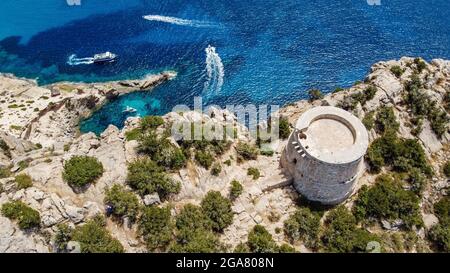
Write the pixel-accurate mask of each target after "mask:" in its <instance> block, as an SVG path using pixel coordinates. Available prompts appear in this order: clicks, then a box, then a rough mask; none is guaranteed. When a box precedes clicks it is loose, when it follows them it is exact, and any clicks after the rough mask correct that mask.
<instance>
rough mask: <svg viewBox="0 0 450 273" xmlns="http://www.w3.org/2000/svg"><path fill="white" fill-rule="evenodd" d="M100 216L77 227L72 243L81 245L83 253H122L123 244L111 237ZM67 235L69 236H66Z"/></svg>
mask: <svg viewBox="0 0 450 273" xmlns="http://www.w3.org/2000/svg"><path fill="white" fill-rule="evenodd" d="M100 218H101V217H100V216H97V217H96V218H94V219H92V220H89V221H87V222H86V224H84V225H79V226H77V227H76V228H75V229H74V230H73V233H72V235H71V241H76V242H78V243H80V246H81V252H82V253H122V252H124V248H123V246H122V244H121V243H120V242H119V241H118V240H117V239H115V238H114V237H112V236H111V234H110V233H109V231H108V230H107V229H106V228H105V223H104V219H100ZM65 235H67V234H65Z"/></svg>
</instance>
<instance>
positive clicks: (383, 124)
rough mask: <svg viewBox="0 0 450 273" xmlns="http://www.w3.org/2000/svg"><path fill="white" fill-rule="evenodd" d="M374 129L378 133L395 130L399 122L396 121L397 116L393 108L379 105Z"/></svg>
mask: <svg viewBox="0 0 450 273" xmlns="http://www.w3.org/2000/svg"><path fill="white" fill-rule="evenodd" d="M375 124H376V130H377V132H378V133H380V134H383V133H386V132H388V131H390V132H397V131H398V128H399V127H400V124H399V123H398V122H397V118H396V117H395V114H394V108H392V107H386V106H381V107H380V109H378V113H377V119H376V122H375Z"/></svg>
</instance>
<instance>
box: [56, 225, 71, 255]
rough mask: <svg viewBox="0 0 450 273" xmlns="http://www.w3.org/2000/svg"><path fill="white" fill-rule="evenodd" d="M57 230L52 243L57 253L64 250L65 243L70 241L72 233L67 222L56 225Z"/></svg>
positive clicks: (65, 248) (65, 247)
mask: <svg viewBox="0 0 450 273" xmlns="http://www.w3.org/2000/svg"><path fill="white" fill-rule="evenodd" d="M56 228H57V231H56V233H55V237H54V243H55V248H56V252H57V253H61V252H66V250H67V243H68V242H70V240H71V239H72V235H73V229H72V228H70V227H69V226H68V225H67V224H58V225H56Z"/></svg>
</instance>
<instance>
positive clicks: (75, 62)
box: [67, 54, 94, 66]
mask: <svg viewBox="0 0 450 273" xmlns="http://www.w3.org/2000/svg"><path fill="white" fill-rule="evenodd" d="M93 63H94V58H77V55H75V54H72V55H70V57H69V59H68V60H67V64H68V65H72V66H74V65H82V64H93Z"/></svg>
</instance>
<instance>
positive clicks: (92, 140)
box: [0, 57, 450, 252]
mask: <svg viewBox="0 0 450 273" xmlns="http://www.w3.org/2000/svg"><path fill="white" fill-rule="evenodd" d="M425 64H426V68H424V70H423V71H422V72H421V73H420V78H421V80H422V81H423V82H424V92H425V93H426V94H427V95H428V96H429V97H430V98H431V100H432V101H434V102H435V104H436V105H437V107H438V108H439V109H440V110H442V111H446V112H447V113H448V102H447V101H446V99H447V98H446V96H448V95H447V94H448V93H449V92H450V61H447V60H440V59H438V60H433V61H431V62H430V63H425ZM393 67H398V68H399V69H400V70H401V71H402V73H401V75H395V74H394V73H393ZM414 69H416V68H415V67H414V58H407V57H404V58H401V59H400V60H393V61H387V62H379V63H376V64H374V65H373V66H372V68H371V70H370V72H369V74H368V76H367V77H366V78H365V79H364V81H361V82H358V83H355V85H354V86H352V87H351V88H348V89H342V90H336V92H334V93H331V94H328V95H325V96H323V97H320V98H317V99H311V100H303V101H299V102H295V103H292V104H289V105H287V106H285V107H283V108H282V109H281V110H280V115H281V116H282V117H285V118H287V119H288V120H289V123H290V124H291V125H292V124H295V122H296V120H297V119H298V118H299V117H300V115H301V114H302V113H304V112H305V111H307V110H308V109H311V108H312V107H314V106H319V105H332V106H339V107H343V106H342V105H343V104H344V102H345V103H346V102H347V100H349V99H350V98H354V97H356V96H353V95H355V94H358V93H361V92H363V91H364V90H366V89H367V88H368V87H369V86H375V87H376V90H377V91H376V92H375V93H374V94H373V97H372V98H370V100H367V101H364V103H362V102H361V101H356V102H355V101H352V102H351V103H350V104H351V107H350V108H351V109H349V111H351V112H352V113H353V114H354V115H356V116H357V117H358V118H360V119H364V118H365V117H366V116H367V115H368V114H369V113H371V112H374V111H377V109H379V108H380V107H382V106H392V107H393V110H394V114H395V116H396V118H397V121H398V123H399V130H398V131H399V135H400V136H401V137H403V138H406V139H417V140H418V141H419V143H420V145H421V146H422V147H423V148H424V150H425V152H426V156H427V160H428V161H429V162H430V165H431V166H432V168H433V170H434V175H433V177H432V178H430V179H429V182H428V184H427V186H426V189H425V190H424V193H423V196H422V197H421V200H420V212H421V215H422V217H423V219H424V222H425V226H424V227H423V228H422V229H420V230H417V231H416V233H417V236H418V239H417V243H416V245H414V247H413V248H412V249H411V250H410V252H420V251H431V248H430V247H429V245H427V241H426V232H427V231H428V230H429V229H430V228H431V227H432V226H434V225H436V224H437V223H438V220H437V217H436V216H435V215H434V214H433V210H432V206H433V204H434V203H435V202H436V201H437V200H439V199H440V198H441V197H442V196H445V195H446V194H447V189H448V187H449V180H448V178H446V177H445V175H443V174H442V171H441V168H442V166H443V165H444V163H445V162H447V161H448V160H450V146H449V140H450V134H449V131H448V124H447V125H446V126H447V127H446V128H447V129H446V130H445V131H444V133H443V134H442V135H441V136H437V134H436V132H435V130H433V128H434V127H433V125H432V124H431V123H430V121H429V120H427V119H425V120H423V125H422V126H421V130H420V132H413V129H414V126H412V125H411V119H412V115H413V114H412V113H411V110H410V109H409V108H408V107H407V105H406V103H405V95H404V86H405V84H406V82H407V81H408V80H409V79H410V77H411V75H412V74H413V71H414ZM175 76H176V74H174V73H173V72H164V73H161V74H158V75H153V76H150V77H148V78H146V79H142V80H133V81H117V82H108V83H93V84H85V83H56V84H52V85H48V86H38V85H37V84H36V83H35V82H34V81H30V80H27V79H20V78H16V77H14V76H13V75H5V74H0V94H1V95H2V101H1V103H0V111H1V114H0V139H1V140H2V141H3V142H4V143H5V144H6V147H7V152H6V151H5V149H3V150H1V149H0V167H2V168H8V169H9V171H10V172H11V176H10V177H6V178H3V179H0V184H1V185H2V188H3V192H0V205H2V204H4V203H6V202H9V201H11V200H20V201H22V202H24V203H26V204H28V205H29V206H30V207H32V208H34V209H36V210H37V211H39V212H40V214H41V224H40V225H41V228H40V229H39V231H36V232H24V231H22V230H20V229H19V228H18V227H17V226H16V225H15V223H14V222H13V221H11V220H10V219H8V218H6V217H3V216H0V252H53V251H54V248H53V244H54V242H53V241H52V239H51V238H53V237H52V236H54V234H55V232H56V231H57V225H58V224H60V223H67V224H68V225H70V226H72V227H75V226H79V225H83V224H84V223H85V222H86V221H87V220H88V219H90V218H92V217H94V216H95V215H97V214H104V196H105V190H106V189H108V188H110V187H111V186H113V185H114V184H121V185H126V179H127V172H128V169H127V166H128V164H130V163H131V162H133V161H134V160H136V159H137V158H139V157H140V155H139V153H138V151H137V147H138V145H139V143H138V141H137V140H130V139H127V133H128V132H130V131H133V130H134V129H136V128H138V127H139V121H140V119H139V118H130V119H128V120H127V122H126V126H125V127H124V128H123V129H122V130H119V129H118V128H117V127H115V126H109V127H108V128H107V130H105V131H104V132H103V133H102V134H101V135H100V136H96V135H95V134H93V133H88V134H83V135H79V133H78V132H77V124H78V122H79V120H80V119H81V118H85V117H87V116H88V115H90V114H91V113H92V111H94V110H95V109H98V108H99V107H101V105H103V104H104V103H106V102H107V101H108V99H111V98H112V97H116V96H120V95H123V94H126V93H129V92H134V91H136V90H150V89H151V88H153V87H155V86H157V85H159V84H161V83H163V82H165V81H167V80H170V79H172V78H173V77H175ZM163 119H164V121H165V123H173V122H178V121H189V122H196V121H203V122H207V121H213V122H215V123H216V124H226V123H227V122H232V123H234V124H235V126H236V128H237V129H236V134H237V138H238V140H239V141H248V142H252V140H251V139H248V138H247V136H246V134H245V133H246V128H245V127H243V126H242V125H239V124H236V117H235V116H234V115H233V114H232V113H229V112H227V111H222V110H217V111H216V112H214V114H213V115H210V116H207V115H202V114H200V113H196V112H185V113H169V114H167V115H165V116H164V117H163ZM368 131H369V137H370V141H371V142H373V141H374V140H375V139H377V138H379V137H380V134H379V133H378V132H377V131H376V130H375V129H374V128H371V129H370V130H368ZM238 140H234V141H233V143H232V147H234V148H235V147H236V145H237V143H238ZM285 144H286V140H280V141H279V142H277V143H273V144H271V149H272V152H273V153H272V154H271V155H267V156H260V157H259V158H258V160H249V161H245V162H237V160H235V159H236V151H235V149H230V150H228V151H227V152H225V153H223V154H222V155H221V156H220V158H218V160H219V162H226V161H229V164H228V163H227V164H224V163H223V164H221V165H222V167H221V172H220V174H219V175H213V174H211V172H210V171H209V170H207V169H205V168H203V167H202V166H199V165H197V164H195V162H190V161H188V163H187V164H186V166H185V167H183V168H181V169H180V170H178V171H176V172H173V173H171V176H172V177H173V178H174V179H176V180H178V181H180V182H181V190H180V192H179V193H178V194H177V195H175V196H173V197H172V198H171V199H170V200H167V201H164V202H163V203H164V204H171V206H172V213H173V214H176V212H178V211H180V209H181V208H182V207H183V206H184V205H185V204H188V203H192V204H196V205H198V204H200V202H201V199H202V198H203V197H204V196H205V194H206V193H207V192H208V191H211V190H215V191H218V192H221V193H222V194H223V195H227V194H228V192H229V188H230V182H231V181H232V180H238V181H241V182H242V185H243V193H242V194H241V195H240V196H239V197H238V198H236V200H235V201H234V202H233V207H232V210H233V212H234V218H233V222H232V223H231V225H229V226H228V227H227V228H226V229H225V230H224V231H223V232H222V233H221V234H220V240H221V242H223V243H224V244H226V245H227V246H229V247H230V249H232V248H234V247H235V246H236V245H238V244H239V243H241V242H243V241H245V239H246V238H247V235H248V233H249V231H250V230H251V229H252V228H253V227H254V226H255V225H257V224H260V225H263V226H264V227H266V228H267V230H268V231H269V232H270V233H271V234H272V235H273V238H274V240H275V241H276V242H277V243H280V244H281V243H289V240H288V238H286V236H285V234H283V232H279V231H280V230H282V229H283V227H284V224H283V223H284V222H285V221H286V220H287V219H288V218H289V216H290V214H292V213H293V212H294V211H295V210H296V204H298V201H299V200H298V199H299V196H298V194H297V193H296V192H295V190H294V189H293V187H292V186H291V185H290V181H291V178H290V177H289V175H288V174H286V173H285V171H284V170H283V168H282V167H281V166H280V161H282V154H283V150H284V147H285ZM74 155H83V156H84V155H86V156H92V157H95V158H97V159H98V160H99V161H100V162H101V163H102V164H103V168H104V173H103V175H102V177H101V178H100V179H99V180H98V181H97V182H96V183H95V184H93V185H91V186H90V187H89V188H88V189H86V190H85V191H84V192H81V193H76V192H74V190H73V189H72V188H71V187H70V186H69V185H67V183H66V182H65V181H64V180H63V178H62V176H61V173H62V170H63V165H64V162H66V161H67V160H69V159H70V158H71V157H72V156H74ZM250 168H256V169H258V170H260V172H261V173H260V177H259V178H258V179H257V180H256V181H255V180H254V179H252V177H249V175H248V170H249V169H250ZM21 173H24V174H27V175H29V176H30V177H31V178H32V179H33V186H32V187H29V188H26V189H18V188H17V186H16V185H15V182H14V176H16V175H18V174H21ZM375 179H376V175H374V174H372V173H370V172H369V171H365V172H364V174H363V176H362V177H361V179H360V180H359V182H358V185H357V188H356V189H355V191H354V192H355V195H354V196H353V197H352V198H350V199H349V200H347V201H346V202H345V204H344V205H345V206H346V207H348V208H351V207H352V206H353V204H354V201H355V198H356V195H357V192H358V189H359V188H361V187H362V186H363V185H368V186H370V185H373V184H374V183H375ZM146 198H147V201H146V200H145V198H142V200H140V202H141V204H142V205H146V204H147V203H153V201H152V202H150V201H151V200H155V199H151V198H150V197H149V196H146ZM156 199H157V201H155V202H157V203H158V202H160V200H159V197H158V198H156ZM149 200H150V201H149ZM164 204H163V205H164ZM125 222H127V220H126V219H125ZM106 228H107V229H108V230H109V232H110V233H111V234H112V236H113V237H114V238H116V239H117V240H119V241H120V243H121V244H122V245H123V247H124V249H125V251H127V252H145V251H146V247H145V244H144V242H143V241H142V240H141V238H140V237H139V232H138V228H137V226H136V225H133V224H131V223H130V224H125V225H120V224H118V223H117V222H115V221H113V220H111V219H108V220H107V223H106ZM390 228H392V223H384V224H383V225H376V226H374V227H371V228H368V230H369V231H370V232H371V233H380V234H381V233H383V232H384V233H389V232H393V231H392V229H391V230H390ZM419 244H420V247H419ZM293 246H294V247H295V249H296V250H297V251H300V252H311V251H313V250H312V249H311V248H309V247H307V246H306V245H305V244H303V243H301V242H300V243H297V244H294V245H293Z"/></svg>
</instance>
